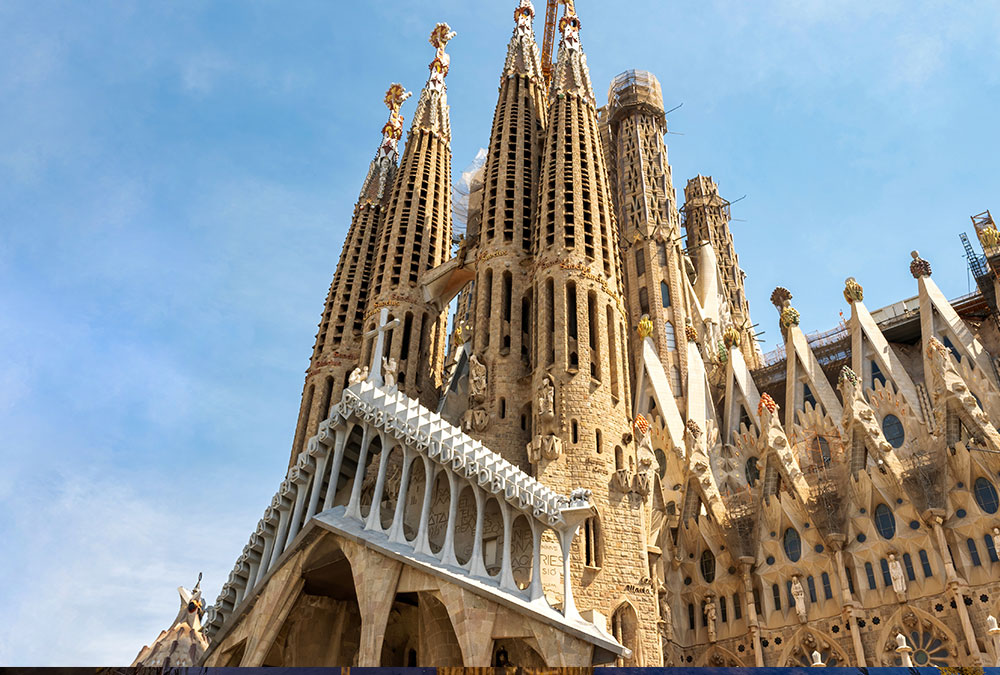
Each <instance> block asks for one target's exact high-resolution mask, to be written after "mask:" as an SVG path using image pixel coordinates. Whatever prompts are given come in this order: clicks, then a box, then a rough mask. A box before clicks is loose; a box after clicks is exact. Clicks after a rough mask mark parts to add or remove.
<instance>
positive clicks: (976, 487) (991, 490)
mask: <svg viewBox="0 0 1000 675" xmlns="http://www.w3.org/2000/svg"><path fill="white" fill-rule="evenodd" d="M973 494H974V495H975V497H976V503H977V504H979V508H981V509H982V510H983V512H984V513H989V514H993V513H996V512H997V510H998V509H1000V497H998V496H997V489H996V488H995V487H993V483H991V482H990V481H988V480H987V479H985V478H983V477H982V476H980V477H979V478H977V479H976V482H975V483H974V484H973Z"/></svg>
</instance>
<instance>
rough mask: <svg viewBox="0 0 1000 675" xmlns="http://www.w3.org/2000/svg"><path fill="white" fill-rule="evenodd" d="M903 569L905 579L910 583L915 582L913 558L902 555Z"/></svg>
mask: <svg viewBox="0 0 1000 675" xmlns="http://www.w3.org/2000/svg"><path fill="white" fill-rule="evenodd" d="M903 567H905V568H906V578H907V579H909V580H910V581H916V580H917V573H916V572H914V571H913V558H911V557H910V554H909V553H904V554H903Z"/></svg>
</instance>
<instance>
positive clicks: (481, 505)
mask: <svg viewBox="0 0 1000 675" xmlns="http://www.w3.org/2000/svg"><path fill="white" fill-rule="evenodd" d="M472 494H474V495H475V496H476V532H475V534H474V535H472V557H471V558H470V559H469V566H468V570H469V574H471V575H472V576H474V577H482V578H484V579H486V578H488V577H489V576H490V575H489V573H488V572H487V571H486V565H485V564H483V524H484V517H485V514H484V513H483V511H484V510H485V507H486V496H485V495H484V494H483V491H482V489H481V488H479V487H478V486H476V485H475V484H473V486H472Z"/></svg>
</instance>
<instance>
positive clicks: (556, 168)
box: [136, 0, 1000, 666]
mask: <svg viewBox="0 0 1000 675" xmlns="http://www.w3.org/2000/svg"><path fill="white" fill-rule="evenodd" d="M533 19H534V8H533V7H532V5H531V3H530V2H529V0H521V2H520V4H519V5H518V6H517V7H516V8H515V9H514V30H513V35H512V37H511V39H510V42H509V44H508V47H507V53H506V59H505V61H504V63H503V68H502V71H501V72H500V81H499V95H498V97H497V104H496V112H495V115H494V118H493V125H492V129H491V132H490V142H489V147H488V149H487V153H486V158H485V164H484V165H483V166H482V169H481V171H479V172H477V173H476V175H475V180H474V181H473V185H472V191H471V194H470V195H469V198H468V199H469V202H468V205H467V206H468V223H467V229H466V232H465V234H464V236H463V237H460V238H457V239H453V232H452V171H451V150H450V140H451V132H450V125H449V114H450V113H449V107H448V103H447V88H446V84H445V83H446V77H447V75H448V68H449V61H450V58H449V55H448V53H447V52H446V47H447V44H448V42H449V40H451V39H452V38H453V37H454V36H455V33H453V32H452V31H451V30H450V28H449V27H448V25H447V24H443V23H442V24H438V25H437V26H436V27H435V29H434V31H433V33H432V34H431V39H430V41H431V44H432V45H433V47H434V48H435V50H436V51H435V54H434V57H433V61H431V64H430V77H429V78H428V80H427V83H426V85H425V86H424V88H423V90H422V91H421V92H420V95H419V97H418V100H417V103H416V108H415V110H414V112H413V116H412V121H411V123H410V127H409V133H408V135H407V138H406V141H405V145H404V147H403V149H402V154H400V153H399V147H398V143H399V141H400V140H401V139H402V138H403V129H404V120H403V117H402V116H401V113H400V111H401V106H402V104H403V103H404V101H406V99H407V97H408V96H409V95H410V94H409V93H408V92H406V91H405V90H404V89H403V87H402V86H400V85H398V84H393V85H392V86H391V87H390V88H389V91H388V92H387V94H386V98H385V103H386V105H387V106H388V108H389V111H390V112H389V119H388V122H386V124H385V126H384V127H383V129H382V141H381V145H380V146H379V147H378V150H377V153H376V155H375V159H374V160H373V161H372V163H371V166H370V167H369V170H368V174H367V176H366V177H365V178H364V182H363V184H362V188H361V194H360V197H359V198H358V201H357V204H356V206H355V207H354V212H353V215H352V217H351V224H350V229H349V231H348V233H347V238H346V241H345V243H344V248H343V253H342V254H341V257H340V261H339V263H338V264H337V268H336V272H335V274H334V276H333V283H332V284H331V286H330V289H329V293H328V295H327V298H326V303H325V306H324V309H323V314H322V318H321V320H320V324H319V332H318V334H317V336H316V343H315V347H314V349H313V354H312V358H311V362H310V366H309V369H308V371H307V375H306V380H305V387H304V390H303V394H302V405H301V411H300V413H299V418H298V425H297V427H296V430H295V437H294V441H293V445H292V451H291V457H290V460H289V465H288V471H287V474H286V476H285V477H284V479H283V480H282V481H281V482H280V486H279V487H278V490H277V492H276V493H275V495H274V498H273V499H272V500H271V502H270V503H269V504H267V505H262V506H266V508H265V509H264V514H263V516H262V518H261V519H260V522H259V523H258V525H257V528H256V530H255V531H253V532H251V533H249V540H248V542H247V544H246V546H245V547H244V548H243V550H242V552H238V557H237V559H236V563H235V566H234V567H233V569H232V573H231V574H230V576H229V579H228V581H227V582H226V583H225V584H224V585H223V587H222V592H221V594H220V595H219V597H218V599H217V600H216V601H215V602H214V604H212V605H211V606H210V607H205V606H204V605H205V603H204V602H203V601H202V598H201V594H200V590H198V589H197V588H196V589H195V590H194V591H187V590H184V589H181V591H182V607H181V611H180V613H179V614H178V617H177V619H176V621H175V622H174V624H173V625H172V626H171V627H170V628H169V629H168V630H166V631H164V632H163V633H162V634H161V635H160V637H159V638H158V639H157V640H156V641H155V642H154V643H152V644H151V645H150V646H148V647H145V648H144V649H143V651H142V652H141V653H140V655H139V657H138V658H137V659H136V665H153V666H162V665H165V664H169V665H175V666H179V665H208V666H231V665H245V666H261V665H264V666H313V665H360V666H378V665H385V666H418V665H419V666H425V665H435V666H461V665H466V666H491V665H508V664H509V665H515V666H590V665H600V664H619V665H629V666H633V665H635V666H660V665H693V666H765V665H766V666H787V665H828V666H834V665H853V666H888V665H899V664H903V665H909V664H913V665H917V666H925V665H990V666H992V665H995V664H997V662H998V659H1000V629H998V628H997V623H996V620H995V619H994V618H993V617H995V616H998V615H1000V561H998V553H1000V512H998V509H1000V498H998V492H997V485H998V484H1000V433H998V430H997V426H996V425H997V424H1000V379H998V366H1000V360H998V358H997V357H998V356H1000V319H998V314H997V307H996V302H997V289H996V287H995V285H994V283H995V282H994V278H995V270H1000V233H998V231H997V229H996V227H995V225H994V224H993V220H992V218H991V217H990V216H989V214H988V213H984V214H981V215H980V216H976V217H974V218H973V221H974V225H975V228H976V232H977V234H978V239H979V242H980V244H981V245H982V247H983V249H984V253H985V256H978V257H976V261H977V264H978V266H979V267H978V268H977V269H979V271H980V272H981V274H977V282H978V286H979V288H978V290H977V291H976V292H975V293H973V294H970V295H968V296H965V297H962V298H959V299H957V300H952V301H949V300H948V299H947V298H946V297H945V296H944V295H943V294H942V292H941V291H940V290H939V289H938V287H937V285H936V284H935V282H934V280H933V277H932V275H931V262H929V261H928V260H926V259H924V258H922V257H921V256H920V255H919V254H918V253H917V252H916V251H914V252H912V257H911V255H910V254H908V252H907V251H901V252H893V251H886V260H887V262H886V265H887V268H888V269H889V270H890V271H891V270H892V269H897V271H898V273H899V274H909V275H912V277H913V293H914V295H913V296H912V297H909V298H907V299H904V300H901V301H900V302H897V303H895V304H893V305H890V306H888V307H883V308H879V309H874V310H872V309H869V308H868V307H867V306H866V305H865V302H864V292H863V289H862V286H861V283H859V281H858V280H855V279H853V278H849V279H847V281H846V283H845V286H844V297H845V299H846V300H847V302H848V303H849V304H850V308H851V311H850V317H849V319H845V320H844V321H842V322H841V323H840V325H839V326H838V327H836V328H834V329H833V330H830V331H827V332H824V333H814V334H805V333H803V331H802V330H801V329H800V327H799V319H800V316H799V312H798V311H797V310H796V309H795V307H794V302H793V295H792V292H791V291H790V290H788V289H785V288H780V287H779V288H776V289H775V290H774V293H773V295H772V296H771V299H772V301H773V303H774V306H775V308H776V310H777V315H776V317H775V318H776V319H777V322H778V325H779V326H780V331H781V334H782V337H783V347H782V348H780V349H779V350H777V351H775V352H771V353H769V354H763V353H761V350H760V348H759V346H758V344H757V340H756V335H755V329H754V325H755V324H753V323H752V321H751V318H750V309H749V306H748V304H747V299H746V294H745V292H744V276H745V273H744V272H743V270H742V269H741V267H740V261H739V257H738V255H737V253H736V248H735V243H734V240H733V236H732V233H731V231H730V228H729V220H730V209H729V206H730V204H729V202H728V201H727V200H726V199H724V198H723V197H722V196H721V195H720V191H719V188H718V186H717V184H716V183H715V181H713V179H712V178H710V177H707V176H700V175H699V176H697V177H695V178H692V179H691V180H689V181H687V183H686V185H685V186H684V203H683V206H681V205H679V204H678V201H677V196H676V193H675V190H674V186H673V177H672V175H671V169H670V165H669V163H668V161H667V148H666V145H665V144H664V140H663V139H664V134H665V133H666V118H665V113H664V105H663V100H662V94H661V92H660V85H659V83H658V82H657V80H656V78H655V77H654V76H653V75H652V74H650V73H647V72H643V71H628V72H625V73H623V74H621V75H619V76H618V77H616V78H615V79H614V81H613V82H612V83H611V86H610V89H609V91H608V100H607V103H606V105H604V106H602V107H598V101H597V99H596V98H595V95H594V91H593V87H592V84H591V81H590V75H589V71H588V68H587V59H586V57H585V55H584V52H583V47H582V45H581V42H580V33H581V22H580V19H579V18H578V17H577V15H576V13H575V11H574V9H573V7H572V4H568V6H567V7H566V10H565V12H564V14H563V16H562V18H561V20H560V21H559V22H558V28H557V30H558V38H559V39H558V57H557V59H555V63H554V66H552V67H551V68H546V67H545V66H546V59H545V58H544V57H545V54H544V50H542V49H540V48H539V46H538V44H537V42H536V39H535V36H534V33H533V29H532V23H533ZM551 61H552V59H551V55H549V63H550V64H551ZM970 250H971V249H970ZM928 257H930V256H928ZM894 261H895V262H894ZM994 265H995V268H994ZM449 307H457V312H455V314H454V315H453V317H452V321H451V323H450V324H449V315H448V314H449ZM758 318H759V317H758ZM449 325H450V326H451V329H450V330H449Z"/></svg>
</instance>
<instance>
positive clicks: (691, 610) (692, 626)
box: [688, 602, 694, 630]
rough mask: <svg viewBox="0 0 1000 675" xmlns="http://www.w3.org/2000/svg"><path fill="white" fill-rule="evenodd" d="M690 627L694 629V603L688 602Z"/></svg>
mask: <svg viewBox="0 0 1000 675" xmlns="http://www.w3.org/2000/svg"><path fill="white" fill-rule="evenodd" d="M688 628H690V629H691V630H694V604H693V603H690V602H689V603H688Z"/></svg>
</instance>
